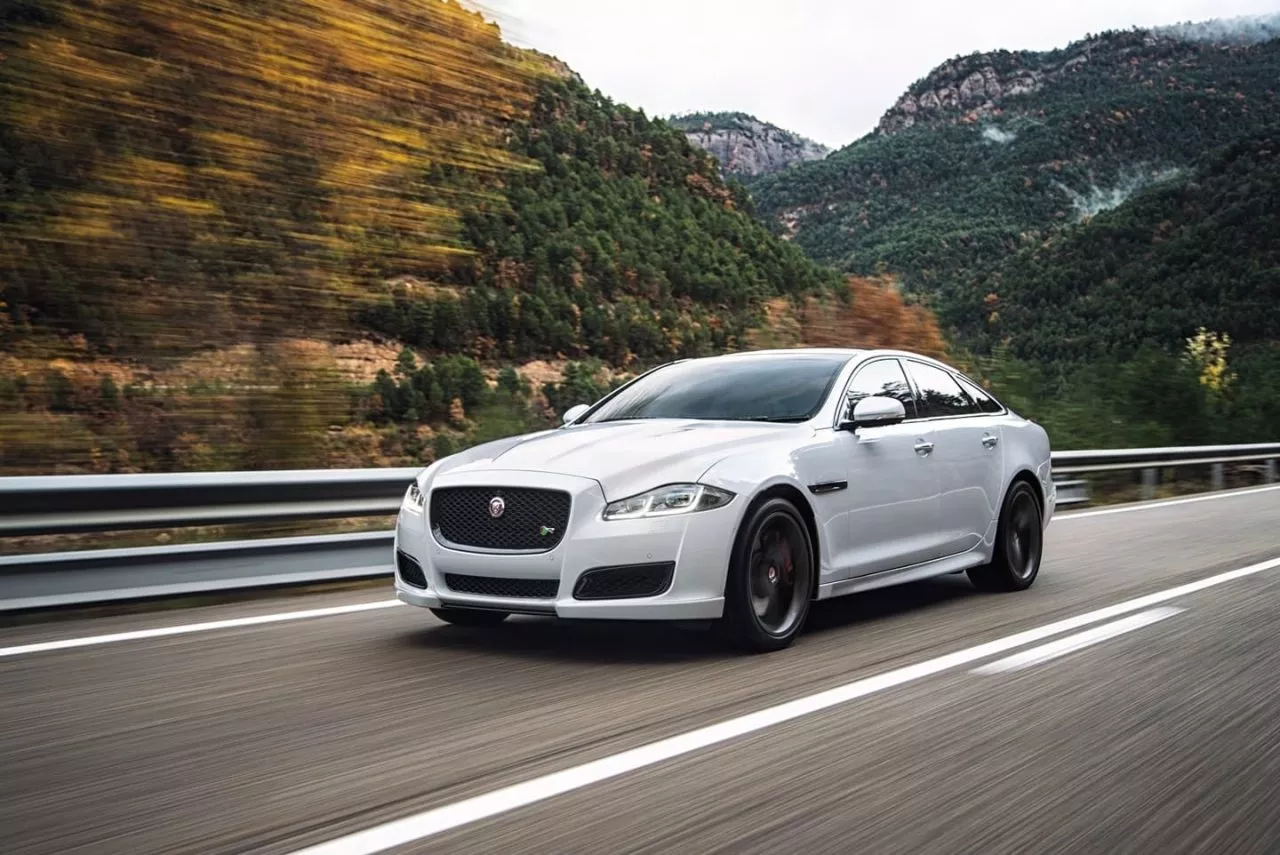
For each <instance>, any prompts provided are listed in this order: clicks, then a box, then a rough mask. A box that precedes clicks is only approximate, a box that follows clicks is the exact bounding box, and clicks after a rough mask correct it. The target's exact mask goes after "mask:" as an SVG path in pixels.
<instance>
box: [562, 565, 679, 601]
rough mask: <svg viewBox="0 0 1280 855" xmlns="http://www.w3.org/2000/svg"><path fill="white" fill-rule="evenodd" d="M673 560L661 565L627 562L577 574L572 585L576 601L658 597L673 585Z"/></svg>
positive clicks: (674, 567)
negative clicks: (618, 565)
mask: <svg viewBox="0 0 1280 855" xmlns="http://www.w3.org/2000/svg"><path fill="white" fill-rule="evenodd" d="M675 572H676V564H675V562H674V561H665V562H662V563H659V564H628V565H625V566H622V567H596V568H594V569H592V570H588V571H587V572H585V573H583V574H582V575H581V576H579V577H578V584H577V585H575V586H574V588H573V598H574V599H575V600H629V599H635V598H636V597H656V596H658V595H659V594H661V593H664V592H665V591H666V590H667V589H668V588H670V587H671V579H672V577H673V576H674V575H675Z"/></svg>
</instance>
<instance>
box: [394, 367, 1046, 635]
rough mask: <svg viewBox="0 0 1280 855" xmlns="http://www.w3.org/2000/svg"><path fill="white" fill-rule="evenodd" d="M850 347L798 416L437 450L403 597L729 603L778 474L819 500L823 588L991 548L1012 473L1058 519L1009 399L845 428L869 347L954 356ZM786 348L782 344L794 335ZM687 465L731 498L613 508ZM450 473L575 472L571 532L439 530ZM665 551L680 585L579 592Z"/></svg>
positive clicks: (535, 476)
mask: <svg viewBox="0 0 1280 855" xmlns="http://www.w3.org/2000/svg"><path fill="white" fill-rule="evenodd" d="M829 352H830V351H829ZM837 353H840V354H841V355H845V354H847V357H848V361H847V363H846V364H845V366H844V368H843V369H842V371H841V373H840V375H839V377H838V379H837V382H836V383H835V384H834V385H833V386H832V388H831V390H830V392H829V394H828V397H827V399H826V401H825V402H824V403H823V405H822V407H821V409H820V411H819V412H818V413H817V414H816V415H815V416H814V417H813V418H812V419H810V420H809V421H807V422H804V423H802V424H770V423H756V422H730V421H722V422H715V421H697V420H685V419H653V420H637V421H627V422H623V421H619V422H609V423H602V424H586V425H566V426H564V427H561V428H557V429H554V430H549V431H543V432H540V433H535V434H529V435H525V436H521V437H511V438H508V439H503V440H498V441H495V442H491V443H487V444H485V445H482V446H477V447H475V448H472V449H469V450H467V451H464V452H462V453H460V454H456V455H453V456H451V457H448V458H445V459H443V460H441V461H438V462H437V463H435V464H433V465H432V466H430V467H428V468H427V469H426V470H424V471H423V472H422V473H421V474H420V475H419V477H418V482H417V483H418V488H419V489H420V490H421V492H422V494H423V495H424V496H425V497H427V499H426V501H425V504H424V506H423V507H414V506H411V505H409V504H406V505H405V507H402V509H401V512H400V516H399V519H398V521H397V525H396V549H398V550H402V551H403V552H405V553H406V554H407V555H409V556H411V557H412V558H414V559H415V560H416V561H418V563H419V564H420V565H421V566H422V568H423V572H424V575H425V576H426V578H427V582H428V585H427V589H426V590H422V589H419V588H415V587H413V586H410V585H408V584H406V583H405V582H404V581H403V580H402V579H401V578H400V576H399V574H398V573H397V576H396V590H397V592H398V596H399V598H400V599H401V600H402V601H404V602H406V603H410V604H412V605H416V606H423V607H439V606H441V605H446V606H459V607H468V606H469V607H479V608H488V609H496V610H508V611H512V612H516V613H542V614H554V615H557V616H559V617H565V618H574V617H581V618H595V619H598V618H605V619H640V620H701V619H712V618H718V617H720V616H721V614H722V611H723V606H724V591H725V581H726V575H727V572H728V569H729V565H730V562H731V553H732V551H733V546H734V540H735V537H736V534H737V532H738V530H739V527H740V526H741V525H742V523H743V521H744V518H745V516H746V514H747V512H748V509H749V508H750V506H751V504H752V502H753V500H754V499H755V498H756V497H758V496H760V495H761V494H762V493H764V492H765V491H767V490H770V489H775V488H779V487H785V488H790V489H793V490H794V491H796V492H797V493H798V494H799V497H800V499H801V500H802V501H803V502H804V503H806V504H807V505H808V509H809V510H810V511H811V513H812V515H813V518H814V524H815V528H816V530H817V534H818V543H817V549H816V553H817V562H818V585H817V590H816V596H817V597H818V598H826V597H830V596H839V595H842V594H845V593H852V592H854V591H858V590H866V589H868V588H874V587H883V586H885V585H888V584H898V583H899V582H906V581H912V580H914V579H919V578H926V577H928V576H933V575H940V574H943V573H949V572H956V570H964V569H967V568H968V567H971V566H975V565H977V564H982V563H985V562H986V561H988V560H990V555H991V550H992V548H993V545H994V542H995V532H996V523H997V520H998V515H999V509H1000V507H1001V503H1002V502H1003V500H1004V495H1005V493H1006V492H1007V490H1008V488H1009V485H1010V484H1011V483H1012V480H1013V479H1014V478H1015V477H1030V478H1031V479H1033V480H1034V482H1035V483H1036V484H1037V486H1038V487H1039V489H1040V492H1041V495H1042V496H1043V498H1044V511H1045V513H1044V522H1045V525H1048V523H1049V520H1050V518H1051V517H1052V515H1053V509H1054V493H1053V482H1052V472H1051V467H1050V462H1049V439H1048V436H1047V435H1046V434H1045V431H1044V430H1043V428H1041V427H1040V426H1038V425H1035V424H1034V423H1032V422H1028V421H1026V420H1025V419H1022V418H1021V417H1018V416H1016V415H1013V414H1011V413H1008V412H1002V413H999V414H990V415H988V414H982V415H977V416H973V415H969V416H962V417H951V418H940V419H916V420H910V419H909V420H908V421H906V422H903V423H900V424H897V425H888V426H883V427H874V428H862V429H859V430H858V431H851V430H841V429H839V428H838V427H837V425H838V424H839V421H840V416H841V414H842V411H843V410H844V409H845V407H844V402H845V389H846V387H847V385H848V384H849V382H850V380H851V379H852V378H853V377H854V375H855V373H856V372H857V370H858V368H859V366H861V365H864V364H866V363H867V362H868V361H869V360H871V359H874V358H884V357H886V356H898V357H903V358H907V357H909V358H913V359H921V360H922V361H926V362H929V363H931V364H934V365H938V366H939V367H942V368H944V369H946V370H948V371H954V369H951V368H949V367H948V366H945V365H942V364H941V363H937V362H935V361H934V360H926V359H924V358H923V357H918V356H916V355H914V354H906V353H902V352H898V351H852V350H850V351H838V352H837ZM774 355H775V356H776V358H780V359H784V358H786V355H787V352H786V351H776V352H774ZM715 358H716V359H733V358H735V357H734V356H726V357H715ZM992 435H994V436H996V437H998V442H997V443H995V444H994V446H992V447H988V446H987V445H984V443H983V438H984V437H987V436H992ZM922 442H924V443H932V449H931V450H930V451H929V452H927V453H921V452H920V451H919V449H918V446H919V445H920V444H921V443H922ZM676 483H701V484H705V485H708V486H711V487H718V488H721V489H725V490H729V491H731V492H733V493H734V494H735V498H734V499H733V501H732V502H730V503H729V504H728V505H726V506H724V507H720V508H716V509H713V510H704V511H698V512H694V513H686V514H682V515H676V516H668V517H658V518H649V519H633V520H605V519H604V518H603V517H602V513H603V510H604V508H605V506H606V505H607V504H608V503H609V502H612V501H616V500H618V499H621V498H626V497H628V496H633V495H637V494H639V493H643V492H645V491H647V490H651V489H653V488H656V487H659V486H663V485H667V484H676ZM449 485H476V486H504V487H540V488H552V489H562V490H564V491H566V492H568V493H569V494H570V496H571V499H572V504H571V510H570V516H569V524H568V527H567V529H566V531H565V533H564V537H563V539H562V540H561V541H560V543H559V544H558V545H557V546H556V547H555V548H554V549H552V550H550V551H547V552H540V553H533V554H529V553H521V554H512V553H507V554H502V553H493V552H488V553H483V552H463V551H458V550H455V549H450V548H447V547H445V546H443V545H441V544H440V543H439V542H437V540H436V538H435V537H434V536H433V535H432V533H431V531H430V528H429V525H428V520H427V509H428V508H429V507H430V498H429V497H430V495H431V491H432V490H433V489H435V488H436V487H441V486H449ZM822 485H826V486H825V487H823V486H822ZM815 488H816V489H815ZM823 489H826V490H829V492H822V490H823ZM664 561H669V562H674V563H675V567H676V569H675V574H674V577H673V581H672V583H671V585H670V587H669V588H668V590H667V591H666V592H664V593H662V594H660V595H658V596H654V597H646V598H639V599H619V600H577V599H575V598H574V596H573V591H574V586H575V584H576V583H577V581H578V578H579V577H580V576H581V574H582V573H583V572H585V571H586V570H589V569H591V568H595V567H602V566H618V565H625V564H646V563H653V562H664ZM450 572H453V573H469V574H473V575H481V576H488V577H497V578H515V579H541V580H556V581H557V583H558V584H557V594H556V596H555V597H554V598H548V599H530V598H499V597H488V596H479V595H472V594H462V593H458V592H453V591H450V590H449V589H448V587H447V586H446V584H445V580H444V574H445V573H450Z"/></svg>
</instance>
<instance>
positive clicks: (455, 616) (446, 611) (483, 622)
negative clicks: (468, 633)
mask: <svg viewBox="0 0 1280 855" xmlns="http://www.w3.org/2000/svg"><path fill="white" fill-rule="evenodd" d="M431 613H432V614H433V615H435V616H436V617H438V618H440V620H442V621H444V622H445V623H451V624H453V625H454V626H497V625H498V624H500V623H502V622H503V621H504V620H506V619H507V618H508V617H510V615H509V614H508V613H507V612H491V611H488V610H486V609H457V608H440V609H432V610H431Z"/></svg>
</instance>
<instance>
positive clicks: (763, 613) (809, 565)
mask: <svg viewBox="0 0 1280 855" xmlns="http://www.w3.org/2000/svg"><path fill="white" fill-rule="evenodd" d="M813 585H814V566H813V543H812V541H811V540H810V538H809V529H808V527H806V526H805V523H804V519H803V518H802V517H801V516H800V513H799V511H797V510H796V507H795V505H793V504H791V502H789V501H787V500H786V499H781V498H778V499H769V500H768V501H766V502H764V503H763V504H761V505H760V506H759V507H758V508H756V509H755V510H754V511H753V512H752V513H751V514H750V515H749V516H748V517H747V520H746V523H745V524H744V525H743V527H742V530H741V531H740V532H739V535H738V542H737V544H736V546H735V547H734V552H733V559H732V561H731V562H730V564H729V575H728V579H727V580H726V584H725V604H724V617H723V618H722V619H721V627H722V629H723V630H724V631H725V633H726V634H727V635H728V636H729V638H730V639H731V640H732V641H733V642H734V643H736V644H737V645H738V646H740V647H743V648H745V649H747V650H750V651H752V652H756V653H767V652H770V651H773V650H781V649H783V648H784V647H788V646H790V645H791V642H792V641H794V640H795V637H796V636H797V635H799V634H800V630H801V629H802V628H803V627H804V622H805V619H806V618H807V617H808V616H809V604H810V602H811V601H812V599H813Z"/></svg>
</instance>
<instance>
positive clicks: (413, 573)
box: [396, 550, 427, 588]
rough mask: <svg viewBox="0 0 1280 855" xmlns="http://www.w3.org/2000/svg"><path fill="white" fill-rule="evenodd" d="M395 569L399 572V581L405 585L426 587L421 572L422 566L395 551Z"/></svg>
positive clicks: (424, 577) (425, 578)
mask: <svg viewBox="0 0 1280 855" xmlns="http://www.w3.org/2000/svg"><path fill="white" fill-rule="evenodd" d="M396 569H397V570H399V571H400V579H401V580H402V581H403V582H404V583H405V584H406V585H412V586H413V587H415V588H426V587H427V577H426V575H424V574H423V572H422V565H421V564H419V563H418V562H417V561H414V560H413V559H412V558H410V557H409V556H408V555H405V554H404V553H403V552H400V551H399V550H396Z"/></svg>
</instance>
